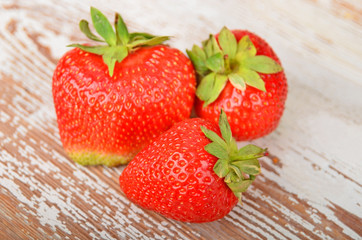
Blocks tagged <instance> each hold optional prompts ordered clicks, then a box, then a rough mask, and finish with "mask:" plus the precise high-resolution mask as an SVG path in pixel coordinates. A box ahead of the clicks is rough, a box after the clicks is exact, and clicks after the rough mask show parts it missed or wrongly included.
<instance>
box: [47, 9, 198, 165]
mask: <svg viewBox="0 0 362 240" xmlns="http://www.w3.org/2000/svg"><path fill="white" fill-rule="evenodd" d="M91 16H92V21H93V24H94V28H95V30H96V31H97V32H98V34H99V35H100V36H101V37H102V38H103V39H104V40H103V39H102V38H100V37H98V36H96V35H94V34H93V33H92V32H91V31H90V29H89V26H88V22H87V21H86V20H82V21H81V22H80V24H79V25H80V29H81V31H82V32H83V33H85V35H86V36H87V37H89V38H90V39H92V40H95V41H98V42H105V44H104V45H100V46H90V45H80V44H72V45H70V46H72V47H75V48H73V49H72V50H70V51H68V52H67V53H65V55H64V56H63V57H62V58H61V59H60V60H59V63H58V65H57V67H56V69H55V72H54V75H53V97H54V105H55V110H56V115H57V121H58V127H59V133H60V137H61V141H62V143H63V146H64V148H65V150H66V152H67V153H68V154H69V156H70V157H71V158H72V159H73V160H75V161H76V162H78V163H79V164H82V165H94V164H103V165H107V166H115V165H119V164H125V163H127V162H128V161H130V159H132V158H133V157H134V156H135V155H136V154H137V153H138V152H139V151H140V150H141V149H142V148H143V147H144V146H146V145H147V144H148V143H149V142H150V141H151V140H152V139H154V138H155V137H157V136H159V135H160V134H161V133H162V132H164V131H166V130H167V129H168V128H170V127H171V126H172V125H173V124H174V123H176V122H179V121H181V120H183V119H185V118H188V117H189V116H190V114H191V108H192V106H193V99H194V93H195V85H196V79H195V74H194V69H193V66H192V63H191V61H190V60H189V59H188V58H187V57H186V56H185V55H184V54H182V53H181V52H180V51H179V50H177V49H173V48H170V47H168V46H166V45H161V43H162V42H163V41H165V40H167V39H168V37H157V36H152V35H150V34H146V33H129V32H128V30H127V27H126V25H125V24H124V22H123V20H122V18H121V16H120V15H119V14H116V21H115V31H114V30H113V28H112V26H111V24H110V23H109V21H108V20H107V19H106V17H105V16H104V15H103V14H102V13H101V12H100V11H99V10H97V9H95V8H91Z"/></svg>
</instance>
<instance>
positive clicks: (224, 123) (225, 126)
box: [219, 109, 233, 146]
mask: <svg viewBox="0 0 362 240" xmlns="http://www.w3.org/2000/svg"><path fill="white" fill-rule="evenodd" d="M219 127H220V132H221V135H222V137H223V139H224V140H225V142H226V144H227V145H228V146H229V145H230V144H231V141H232V138H233V136H232V134H231V128H230V124H229V122H228V119H227V116H226V114H225V112H224V110H223V109H221V113H220V117H219Z"/></svg>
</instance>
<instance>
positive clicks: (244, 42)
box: [237, 35, 256, 57]
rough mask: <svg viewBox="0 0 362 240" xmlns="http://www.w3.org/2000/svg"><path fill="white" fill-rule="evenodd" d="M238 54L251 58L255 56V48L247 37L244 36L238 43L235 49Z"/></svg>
mask: <svg viewBox="0 0 362 240" xmlns="http://www.w3.org/2000/svg"><path fill="white" fill-rule="evenodd" d="M237 52H238V53H243V55H245V56H248V57H252V56H255V55H256V48H255V46H254V44H253V42H252V41H251V40H250V38H249V36H248V35H246V36H244V37H243V38H242V39H241V40H240V41H239V43H238V48H237Z"/></svg>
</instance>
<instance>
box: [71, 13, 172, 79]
mask: <svg viewBox="0 0 362 240" xmlns="http://www.w3.org/2000/svg"><path fill="white" fill-rule="evenodd" d="M91 18H92V22H93V26H94V28H95V30H96V31H97V33H98V34H99V35H100V37H98V36H96V35H94V34H93V33H92V32H91V30H90V28H89V24H88V22H87V21H86V20H84V19H83V20H81V21H80V22H79V28H80V30H81V31H82V32H83V33H84V34H85V35H86V36H87V37H88V38H89V39H91V40H93V41H97V42H102V43H106V44H104V45H99V46H88V45H82V44H71V45H68V47H77V48H80V49H82V50H84V51H86V52H90V53H94V54H98V55H102V58H103V61H104V63H105V64H106V65H107V66H108V71H109V75H110V76H113V72H114V66H115V64H116V62H121V61H122V60H123V59H124V58H126V57H127V55H128V54H129V53H131V52H132V51H135V50H136V49H137V48H139V47H143V46H154V45H159V44H161V43H163V42H164V41H166V40H168V39H169V37H168V36H154V35H151V34H148V33H138V32H135V33H129V32H128V29H127V26H126V24H125V23H124V21H123V19H122V17H121V15H119V14H118V13H116V16H115V23H114V29H113V27H112V25H111V23H110V22H109V21H108V19H107V18H106V17H105V16H104V15H103V14H102V13H101V12H100V11H99V10H98V9H96V8H94V7H91Z"/></svg>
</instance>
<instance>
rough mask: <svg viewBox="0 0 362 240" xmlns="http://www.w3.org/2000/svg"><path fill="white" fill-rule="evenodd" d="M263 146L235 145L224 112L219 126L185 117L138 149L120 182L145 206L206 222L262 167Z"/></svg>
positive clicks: (238, 194) (235, 199)
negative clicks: (260, 162)
mask: <svg viewBox="0 0 362 240" xmlns="http://www.w3.org/2000/svg"><path fill="white" fill-rule="evenodd" d="M220 133H221V134H220ZM221 136H222V137H221ZM264 152H265V149H261V148H259V147H257V146H255V145H247V146H245V147H243V148H241V149H238V148H237V145H236V142H235V139H233V138H232V135H231V130H230V126H229V124H228V121H227V117H226V115H225V113H224V112H221V115H220V119H219V127H218V126H217V125H216V124H214V123H212V122H210V121H208V120H206V119H202V118H192V119H187V120H184V121H182V122H179V123H177V124H175V125H174V126H173V127H171V128H170V129H169V130H168V131H166V132H165V133H163V134H162V135H161V136H159V137H158V138H157V139H155V140H154V141H153V142H152V143H151V144H150V145H148V146H147V147H145V148H144V149H143V150H142V151H141V152H140V153H138V154H137V155H136V157H135V158H134V159H133V160H132V161H131V162H130V163H129V164H128V166H127V167H126V168H125V169H124V170H123V172H122V174H121V176H120V178H119V181H120V186H121V189H122V190H123V192H124V193H125V194H126V196H127V197H128V198H129V199H130V200H131V201H133V202H135V203H137V204H139V205H140V206H142V207H144V208H146V209H151V210H154V211H156V212H159V213H160V214H162V215H164V216H166V217H169V218H172V219H175V220H178V221H185V222H210V221H214V220H217V219H220V218H222V217H224V216H225V215H227V214H228V213H229V212H230V211H231V210H232V208H233V207H234V206H235V205H236V204H237V202H238V199H239V201H241V196H242V192H244V191H246V189H247V188H248V187H249V186H250V184H251V183H252V182H253V181H254V179H255V177H256V175H257V174H259V173H260V165H259V161H258V158H259V157H262V156H264Z"/></svg>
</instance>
